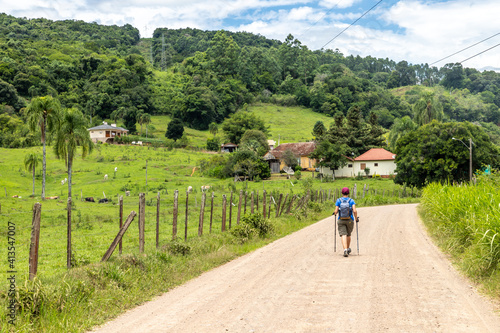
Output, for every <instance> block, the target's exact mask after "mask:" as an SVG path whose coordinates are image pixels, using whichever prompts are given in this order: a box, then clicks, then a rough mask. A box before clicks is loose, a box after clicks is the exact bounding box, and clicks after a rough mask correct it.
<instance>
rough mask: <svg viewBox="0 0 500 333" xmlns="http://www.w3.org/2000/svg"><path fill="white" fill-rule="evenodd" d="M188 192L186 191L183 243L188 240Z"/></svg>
mask: <svg viewBox="0 0 500 333" xmlns="http://www.w3.org/2000/svg"><path fill="white" fill-rule="evenodd" d="M188 214H189V191H186V223H185V224H184V241H187V239H188Z"/></svg>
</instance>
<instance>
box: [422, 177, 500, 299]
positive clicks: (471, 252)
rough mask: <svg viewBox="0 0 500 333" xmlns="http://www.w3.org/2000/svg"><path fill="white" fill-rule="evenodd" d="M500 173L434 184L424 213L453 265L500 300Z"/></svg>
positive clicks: (428, 189)
mask: <svg viewBox="0 0 500 333" xmlns="http://www.w3.org/2000/svg"><path fill="white" fill-rule="evenodd" d="M499 185H500V175H499V174H496V175H491V176H481V177H480V179H479V180H478V182H477V185H473V186H470V185H463V186H453V185H441V184H430V185H428V186H427V187H426V189H425V190H424V192H423V195H422V198H421V205H420V212H419V213H420V215H421V217H422V220H423V222H424V224H425V226H426V227H427V229H428V231H429V234H430V235H431V236H432V238H433V239H434V241H435V243H436V244H437V245H438V246H439V247H440V248H441V249H442V250H443V251H444V252H445V253H447V254H449V255H450V257H451V260H452V262H453V264H454V265H455V266H456V267H457V268H458V269H459V270H460V271H461V272H463V273H464V274H465V275H466V276H467V277H469V278H470V279H471V280H472V281H474V282H475V283H477V284H478V285H479V288H480V290H481V291H482V292H484V293H486V294H487V295H489V296H491V297H493V298H494V299H496V300H497V301H500V193H499V192H498V188H499Z"/></svg>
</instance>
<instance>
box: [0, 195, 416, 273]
mask: <svg viewBox="0 0 500 333" xmlns="http://www.w3.org/2000/svg"><path fill="white" fill-rule="evenodd" d="M190 196H191V193H190V192H189V191H186V196H185V212H184V214H183V215H184V216H181V215H182V214H180V209H179V202H180V201H181V199H180V198H179V191H178V190H176V191H175V192H174V194H173V210H172V219H171V221H172V230H171V236H167V237H163V238H170V239H172V240H176V241H177V240H180V239H182V238H183V239H184V240H185V241H187V239H188V221H189V216H190V215H191V214H192V212H193V211H195V212H197V211H198V210H197V207H198V198H197V197H195V202H196V204H195V208H194V209H192V200H191V201H190ZM340 196H341V190H340V189H339V188H337V189H327V190H323V189H318V190H315V191H314V190H307V191H306V192H305V193H302V194H300V195H299V194H293V193H287V194H285V195H284V194H283V193H277V192H276V191H273V192H271V193H268V192H266V191H265V190H263V191H262V193H259V191H252V192H248V191H243V190H240V191H239V193H234V192H231V193H230V194H229V195H225V194H224V195H222V196H221V197H222V198H221V199H222V202H221V203H220V202H219V203H216V194H215V192H211V193H210V194H209V195H208V197H207V193H206V192H203V193H202V194H201V204H200V205H199V206H200V210H199V217H198V219H197V221H198V226H197V236H198V237H201V236H203V233H204V232H206V231H207V228H208V232H209V233H212V232H214V231H216V230H215V224H217V225H220V227H219V228H220V229H219V230H220V232H226V231H228V230H229V229H231V228H232V227H233V223H235V224H236V225H239V224H240V221H241V219H242V217H243V216H244V215H247V214H261V215H262V216H263V217H264V218H267V219H269V218H271V216H272V217H274V218H278V217H280V216H282V214H286V215H288V214H297V213H300V212H301V211H302V209H303V208H305V207H307V205H308V203H309V202H317V203H325V202H328V201H330V202H332V201H333V202H335V201H336V199H337V198H339V197H340ZM369 196H381V197H399V198H406V197H416V196H420V191H416V190H414V189H411V190H408V189H406V188H403V189H399V190H398V191H396V190H392V191H389V190H385V189H382V190H381V189H370V188H369V187H368V186H367V185H364V186H363V188H360V189H358V188H357V186H356V185H355V186H354V187H353V188H352V189H351V197H352V198H354V199H355V200H358V199H364V198H365V197H366V198H368V197H369ZM166 201H167V200H164V202H166ZM207 201H208V202H207ZM161 203H162V200H161V196H160V192H158V194H157V196H156V220H155V222H156V223H155V229H156V230H155V237H154V238H155V241H156V244H155V245H156V248H159V246H160V222H161V218H162V217H163V218H164V219H165V216H162V214H161V213H160V205H161ZM146 205H148V206H153V205H154V203H153V199H150V200H149V201H148V202H147V201H146V194H145V193H140V194H139V207H138V212H136V211H131V212H130V213H129V215H128V216H127V217H126V219H125V221H124V218H125V215H124V212H123V209H124V204H123V196H119V198H118V206H119V209H118V212H119V218H118V232H117V234H116V236H115V238H114V239H113V240H111V238H110V245H109V247H108V249H107V251H106V252H105V253H104V254H103V256H102V259H101V261H107V260H108V259H109V258H110V257H111V256H112V254H113V253H114V251H115V250H116V248H117V247H118V252H119V254H122V240H123V238H124V236H125V234H126V232H127V230H128V229H129V227H130V226H131V225H132V222H133V221H134V220H135V219H136V218H137V222H138V240H139V242H138V243H139V244H138V249H139V252H140V253H143V252H144V249H145V226H146ZM190 207H191V208H190ZM217 208H218V209H221V214H216V209H217ZM66 210H67V245H66V249H67V251H66V252H67V253H66V266H67V268H68V269H69V268H71V267H72V260H74V257H73V253H72V219H73V220H74V217H73V218H72V201H71V198H68V201H67V207H66ZM41 211H42V205H41V204H40V203H36V204H34V206H33V215H32V226H31V241H30V246H29V279H30V280H33V279H34V278H35V276H36V274H37V270H38V257H39V256H38V250H39V242H40V225H41ZM0 213H1V205H0ZM182 217H184V219H183V220H181V218H182ZM214 217H215V218H219V219H220V221H215V219H214ZM191 221H193V219H191ZM182 223H184V225H183V226H182ZM191 223H192V222H191ZM207 224H208V226H207ZM182 227H184V228H182ZM191 227H193V226H191ZM182 229H183V230H182ZM182 231H183V232H182Z"/></svg>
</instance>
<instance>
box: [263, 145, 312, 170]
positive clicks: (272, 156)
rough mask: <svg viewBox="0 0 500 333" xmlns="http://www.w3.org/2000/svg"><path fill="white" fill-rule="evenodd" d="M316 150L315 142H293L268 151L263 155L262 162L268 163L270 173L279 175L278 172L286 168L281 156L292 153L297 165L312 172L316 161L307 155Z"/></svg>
mask: <svg viewBox="0 0 500 333" xmlns="http://www.w3.org/2000/svg"><path fill="white" fill-rule="evenodd" d="M314 149H316V142H314V141H311V142H294V143H282V144H280V145H279V146H278V147H276V148H274V149H272V150H270V151H268V152H267V154H266V155H264V160H266V161H268V162H269V166H270V168H271V173H279V172H280V170H283V168H284V167H285V166H286V164H285V162H284V161H283V158H282V157H283V154H284V153H285V151H287V150H290V151H292V152H293V153H294V154H295V156H296V157H297V163H298V164H299V165H300V167H302V169H306V170H314V169H315V167H316V160H315V159H311V158H310V157H309V155H311V153H312V152H313V151H314Z"/></svg>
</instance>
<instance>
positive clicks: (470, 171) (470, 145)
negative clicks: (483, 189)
mask: <svg viewBox="0 0 500 333" xmlns="http://www.w3.org/2000/svg"><path fill="white" fill-rule="evenodd" d="M469 181H470V182H471V184H472V138H469Z"/></svg>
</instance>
